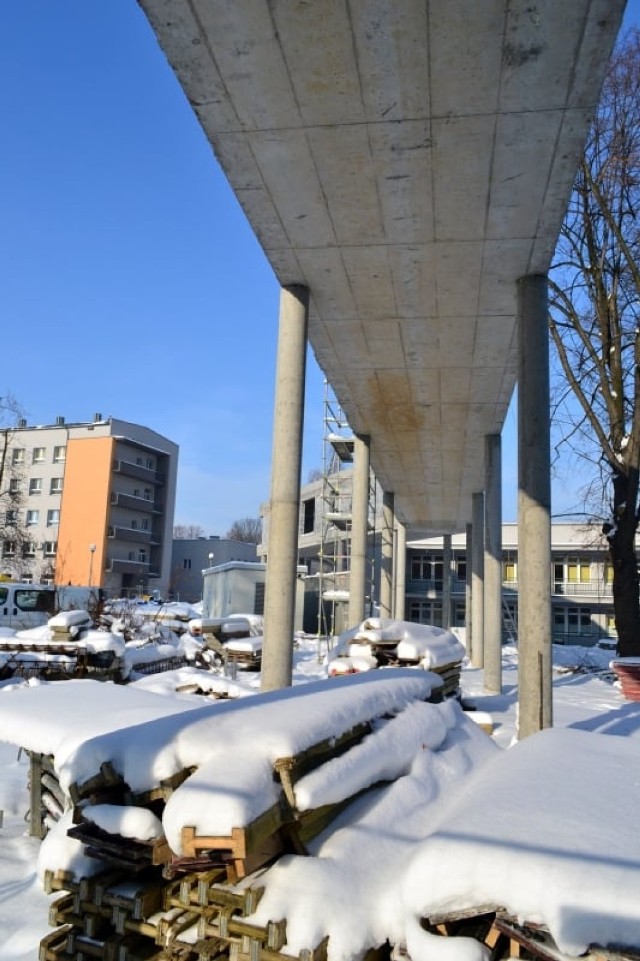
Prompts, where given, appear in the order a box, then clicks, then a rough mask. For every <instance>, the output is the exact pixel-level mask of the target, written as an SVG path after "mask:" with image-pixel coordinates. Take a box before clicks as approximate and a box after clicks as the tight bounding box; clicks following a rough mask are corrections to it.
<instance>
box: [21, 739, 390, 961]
mask: <svg viewBox="0 0 640 961" xmlns="http://www.w3.org/2000/svg"><path fill="white" fill-rule="evenodd" d="M370 730H371V726H370V725H369V724H359V725H357V726H356V727H354V728H352V729H351V730H349V731H347V732H346V733H344V734H343V735H342V736H341V737H337V738H328V739H326V740H324V741H322V742H320V743H317V744H315V745H313V746H312V747H311V748H309V749H307V750H306V751H303V752H301V753H300V754H298V755H296V756H295V757H286V758H280V759H278V760H277V761H276V762H275V764H274V778H275V779H276V781H277V783H278V784H279V785H280V788H281V792H280V797H279V800H278V802H277V804H275V805H274V806H272V807H271V808H269V809H268V810H267V811H266V812H264V813H263V814H262V815H260V816H259V817H258V818H256V820H254V821H253V822H252V823H251V824H249V825H247V826H245V827H242V828H234V829H233V831H232V832H231V834H230V835H227V836H222V837H210V836H199V835H198V834H197V833H196V831H195V829H194V828H184V829H183V836H182V843H183V854H182V855H181V856H180V857H176V856H174V855H173V854H172V852H171V851H170V850H169V848H168V846H167V844H166V841H165V839H164V838H162V839H157V840H155V841H151V842H142V841H134V840H132V839H131V838H124V837H120V836H118V835H114V834H108V833H107V832H105V831H103V830H101V829H100V828H98V827H97V826H96V825H95V824H92V823H91V821H90V820H89V818H87V817H86V816H85V813H84V812H86V811H88V810H89V809H87V808H85V807H83V805H84V804H85V803H86V802H87V801H89V802H91V803H109V804H124V803H135V804H137V805H139V806H140V805H142V806H147V807H148V808H149V809H150V810H153V811H154V812H155V813H156V815H158V814H160V813H161V811H162V808H163V805H164V802H165V801H166V800H168V798H169V797H170V796H171V794H172V792H173V791H174V790H175V789H176V788H177V787H178V786H179V784H180V783H181V781H182V780H184V779H185V778H186V777H188V775H189V773H190V772H188V771H185V772H181V774H180V776H175V777H174V778H172V779H169V780H168V781H164V782H163V783H162V784H159V785H158V786H157V787H156V788H155V789H153V790H152V791H148V792H145V793H144V794H137V795H134V794H133V793H132V792H131V791H130V790H129V789H128V787H127V785H126V784H125V783H124V781H123V779H122V778H121V777H120V776H119V775H118V774H117V772H115V771H114V770H113V768H112V767H111V765H110V764H108V763H105V764H103V765H102V767H101V769H100V771H99V772H98V773H97V774H96V775H95V776H94V777H93V778H91V780H90V781H87V782H85V783H84V784H75V785H73V786H72V789H71V795H72V797H73V800H74V803H75V805H76V808H75V810H74V821H75V822H76V823H75V824H74V826H73V827H72V828H71V829H70V830H69V832H68V834H69V835H70V836H72V837H74V838H76V839H77V840H79V841H82V842H83V844H84V846H85V853H86V854H87V855H89V856H90V857H93V858H95V859H96V860H97V861H99V862H102V863H103V865H104V867H103V870H102V871H101V872H100V873H99V874H97V875H95V876H94V877H88V878H81V879H75V878H73V877H70V876H69V875H65V874H53V873H51V872H49V873H48V874H47V875H46V878H45V887H46V890H47V891H48V892H49V893H51V892H54V891H61V892H65V893H64V894H63V895H62V896H61V897H60V898H58V899H57V900H56V901H55V902H54V903H53V905H52V908H51V913H50V922H51V924H52V925H55V926H56V930H55V931H53V932H52V933H51V934H49V935H47V936H46V937H45V938H44V939H43V941H42V943H41V948H40V959H41V961H54V959H58V958H66V959H68V958H76V959H84V958H104V959H109V961H110V959H121V958H122V959H129V961H134V959H138V958H140V959H155V958H158V959H163V961H205V959H207V961H210V959H214V958H218V957H219V958H225V959H230V961H291V955H290V954H288V953H287V952H286V924H285V922H284V921H283V920H282V919H275V920H274V921H273V922H270V923H269V924H268V925H267V926H266V927H260V926H256V925H253V924H250V923H249V922H248V921H247V920H246V918H247V916H248V915H250V914H251V913H252V912H253V911H254V910H255V908H256V906H257V904H258V901H259V899H260V896H261V894H262V886H261V884H260V877H261V872H262V871H263V870H264V867H265V866H266V865H268V864H269V863H272V862H273V861H274V860H276V859H277V858H278V857H279V856H280V855H281V854H283V853H286V852H295V853H306V847H305V845H306V843H307V842H308V841H309V840H310V839H311V838H313V837H315V836H316V835H317V834H318V833H319V832H320V831H322V830H323V829H324V828H325V827H326V826H327V825H328V824H330V823H331V821H332V820H333V818H335V817H336V816H337V814H338V813H339V812H340V811H342V810H343V809H344V807H345V806H346V805H348V804H349V803H350V802H351V801H352V800H353V799H352V798H349V799H346V800H345V801H344V802H341V803H339V804H331V805H325V806H323V807H322V808H320V809H317V810H314V811H306V812H299V811H298V810H297V806H296V798H295V789H296V784H297V782H298V781H299V780H300V778H302V777H303V776H304V775H305V774H307V773H309V772H310V771H312V770H314V769H315V768H316V767H318V766H320V765H322V764H324V763H326V762H328V761H330V760H331V759H333V758H336V757H338V756H340V755H341V754H343V753H345V752H347V751H348V750H350V749H351V748H352V747H354V746H355V745H357V744H359V743H360V742H361V741H362V739H363V738H364V737H365V735H366V734H367V733H369V732H370ZM325 959H326V943H325V942H322V943H321V944H319V945H315V946H313V945H312V946H310V947H309V950H308V951H304V952H302V954H301V955H300V961H325Z"/></svg>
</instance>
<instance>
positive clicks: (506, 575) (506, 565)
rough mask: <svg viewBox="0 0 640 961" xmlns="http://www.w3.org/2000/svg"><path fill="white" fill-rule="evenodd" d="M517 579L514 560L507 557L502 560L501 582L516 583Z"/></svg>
mask: <svg viewBox="0 0 640 961" xmlns="http://www.w3.org/2000/svg"><path fill="white" fill-rule="evenodd" d="M517 581H518V565H517V563H516V561H514V560H511V559H508V560H506V561H503V562H502V582H503V584H516V583H517Z"/></svg>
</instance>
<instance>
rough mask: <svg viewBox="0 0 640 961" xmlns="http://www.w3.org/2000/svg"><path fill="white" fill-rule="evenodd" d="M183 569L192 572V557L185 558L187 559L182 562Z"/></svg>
mask: <svg viewBox="0 0 640 961" xmlns="http://www.w3.org/2000/svg"><path fill="white" fill-rule="evenodd" d="M182 569H183V570H185V571H190V570H191V558H190V557H185V558H183V560H182Z"/></svg>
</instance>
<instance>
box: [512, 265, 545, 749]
mask: <svg viewBox="0 0 640 961" xmlns="http://www.w3.org/2000/svg"><path fill="white" fill-rule="evenodd" d="M548 312H549V308H548V288H547V277H546V275H545V274H533V275H530V276H528V277H522V278H521V279H520V280H519V281H518V699H519V710H518V737H519V738H524V737H527V736H528V735H529V734H533V733H535V732H536V731H539V730H541V729H542V728H546V727H551V725H552V723H553V715H552V686H551V677H552V673H551V672H552V664H551V458H550V428H549V422H550V414H549V327H548V324H549V317H548Z"/></svg>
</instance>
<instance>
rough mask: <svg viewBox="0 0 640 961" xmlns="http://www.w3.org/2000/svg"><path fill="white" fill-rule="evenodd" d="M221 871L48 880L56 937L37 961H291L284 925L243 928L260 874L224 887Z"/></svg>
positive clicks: (320, 955) (321, 953) (315, 955)
mask: <svg viewBox="0 0 640 961" xmlns="http://www.w3.org/2000/svg"><path fill="white" fill-rule="evenodd" d="M226 874H227V872H226V870H225V868H221V867H214V868H209V869H206V870H205V869H203V870H199V871H194V872H188V873H186V874H182V875H180V876H179V877H177V878H174V879H173V880H170V879H167V878H165V877H163V875H162V873H161V872H160V871H159V870H158V869H157V868H156V869H153V868H152V869H149V870H147V872H145V873H143V874H141V875H139V877H138V878H136V879H135V880H133V881H132V880H131V878H130V876H129V874H128V873H125V872H122V871H120V872H118V871H111V870H106V871H105V872H104V873H101V874H98V875H96V876H94V877H92V878H85V879H82V880H80V881H78V880H76V879H74V878H72V877H70V876H68V875H65V874H54V873H51V872H48V873H47V875H46V876H45V888H46V890H47V891H48V892H49V893H53V892H56V891H60V892H62V893H61V896H60V897H59V898H57V899H56V900H55V901H53V902H52V905H51V909H50V913H49V921H50V923H51V924H52V925H54V926H55V930H54V931H52V932H51V933H50V934H48V935H46V936H45V937H44V938H43V939H42V941H41V944H40V954H39V957H40V961H56V959H62V958H66V959H78V961H79V959H84V958H101V959H105V961H112V959H113V961H115V959H118V961H119V959H127V961H138V959H144V961H148V959H162V961H212V959H214V958H220V959H229V961H292V958H293V959H295V956H292V955H291V954H289V953H287V952H286V950H285V949H286V923H285V922H284V921H283V920H278V921H274V922H269V923H268V924H267V925H266V926H260V925H256V924H253V923H250V922H249V921H248V920H247V917H248V916H249V915H250V914H252V913H253V912H254V911H255V909H256V907H257V905H258V902H259V900H260V897H261V895H262V890H263V889H262V886H261V884H260V874H259V873H257V874H256V875H254V876H252V877H249V878H247V879H246V880H245V882H244V883H243V884H242V885H235V886H234V885H230V884H229V882H228V881H227V877H226ZM299 961H326V941H323V942H321V944H319V945H317V946H316V947H315V948H313V949H311V950H306V951H303V952H301V954H300V955H299Z"/></svg>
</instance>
